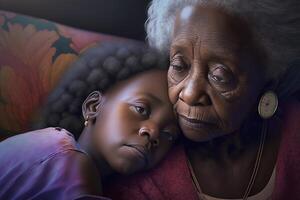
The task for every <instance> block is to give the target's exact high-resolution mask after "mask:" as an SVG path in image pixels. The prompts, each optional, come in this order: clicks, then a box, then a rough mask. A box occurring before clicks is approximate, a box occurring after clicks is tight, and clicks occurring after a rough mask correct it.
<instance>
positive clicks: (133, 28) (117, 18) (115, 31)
mask: <svg viewBox="0 0 300 200" xmlns="http://www.w3.org/2000/svg"><path fill="white" fill-rule="evenodd" d="M149 2H150V0H0V10H6V11H13V12H16V13H20V14H25V15H30V16H33V17H40V18H44V19H48V20H51V21H54V22H59V23H61V24H65V25H69V26H73V27H76V28H81V29H85V30H90V31H96V32H100V33H106V34H112V35H116V36H121V37H126V38H131V39H137V40H145V30H144V23H145V21H146V16H147V7H148V3H149Z"/></svg>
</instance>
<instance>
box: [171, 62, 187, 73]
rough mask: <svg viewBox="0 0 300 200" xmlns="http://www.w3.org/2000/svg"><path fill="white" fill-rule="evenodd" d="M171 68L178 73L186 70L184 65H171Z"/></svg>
mask: <svg viewBox="0 0 300 200" xmlns="http://www.w3.org/2000/svg"><path fill="white" fill-rule="evenodd" d="M170 66H171V67H172V68H173V70H175V71H177V72H182V71H183V70H184V67H183V66H182V65H178V64H177V65H176V64H172V63H171V64H170Z"/></svg>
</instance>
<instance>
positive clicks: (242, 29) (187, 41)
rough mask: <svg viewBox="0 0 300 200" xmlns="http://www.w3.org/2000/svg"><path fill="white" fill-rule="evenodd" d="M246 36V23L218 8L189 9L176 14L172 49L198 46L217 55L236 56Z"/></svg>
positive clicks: (247, 35)
mask: <svg viewBox="0 0 300 200" xmlns="http://www.w3.org/2000/svg"><path fill="white" fill-rule="evenodd" d="M249 34H250V32H249V31H248V29H247V26H246V23H244V22H243V21H242V20H241V19H239V18H238V17H236V16H233V15H229V14H227V13H226V12H225V11H224V10H222V9H221V8H213V7H201V6H189V7H185V8H184V9H182V10H181V11H178V12H177V14H176V21H175V28H174V35H173V40H172V46H173V47H174V45H176V46H178V47H182V46H183V47H184V46H194V45H197V44H199V45H200V44H201V46H205V47H206V46H208V47H210V48H213V49H215V50H219V51H221V52H220V53H222V50H223V51H225V50H226V51H227V53H228V52H229V51H231V52H237V51H239V50H240V48H241V46H242V45H243V44H244V42H246V41H247V40H246V38H249ZM174 43H176V44H174Z"/></svg>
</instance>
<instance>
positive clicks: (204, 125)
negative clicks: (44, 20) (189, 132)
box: [178, 115, 216, 130]
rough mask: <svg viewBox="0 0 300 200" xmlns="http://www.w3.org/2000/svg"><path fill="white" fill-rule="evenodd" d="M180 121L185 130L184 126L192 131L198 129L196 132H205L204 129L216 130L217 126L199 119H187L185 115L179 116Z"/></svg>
mask: <svg viewBox="0 0 300 200" xmlns="http://www.w3.org/2000/svg"><path fill="white" fill-rule="evenodd" d="M178 121H179V124H180V126H181V128H183V127H184V126H186V127H189V128H191V129H196V130H203V129H214V128H215V126H216V124H214V123H210V122H206V121H202V120H198V119H191V118H188V117H185V116H183V115H178Z"/></svg>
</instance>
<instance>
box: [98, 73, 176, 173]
mask: <svg viewBox="0 0 300 200" xmlns="http://www.w3.org/2000/svg"><path fill="white" fill-rule="evenodd" d="M166 77H167V72H166V71H163V70H151V71H146V72H143V73H141V74H139V75H137V76H134V77H132V78H129V79H127V80H125V81H122V82H119V83H117V84H116V85H115V86H113V87H112V88H111V89H109V90H108V91H107V92H106V93H105V95H104V103H103V105H102V106H100V107H99V108H98V110H99V114H98V116H97V118H96V122H95V124H94V125H93V129H92V135H93V149H95V150H96V153H99V154H101V156H102V157H103V159H105V160H106V161H107V162H108V164H109V165H110V166H111V168H112V169H114V170H115V171H117V172H119V173H122V174H130V173H133V172H136V171H140V170H142V169H148V168H150V167H152V166H154V165H155V164H156V163H158V162H159V161H160V160H161V159H162V158H163V157H164V156H165V154H166V153H167V152H168V150H169V149H170V148H171V146H172V144H173V143H174V141H175V140H176V138H177V136H178V134H179V129H178V127H177V124H176V118H175V115H174V112H173V108H172V104H171V103H170V102H169V98H168V93H167V91H168V90H167V78H166Z"/></svg>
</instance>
